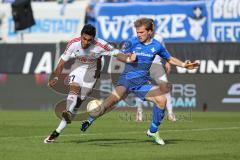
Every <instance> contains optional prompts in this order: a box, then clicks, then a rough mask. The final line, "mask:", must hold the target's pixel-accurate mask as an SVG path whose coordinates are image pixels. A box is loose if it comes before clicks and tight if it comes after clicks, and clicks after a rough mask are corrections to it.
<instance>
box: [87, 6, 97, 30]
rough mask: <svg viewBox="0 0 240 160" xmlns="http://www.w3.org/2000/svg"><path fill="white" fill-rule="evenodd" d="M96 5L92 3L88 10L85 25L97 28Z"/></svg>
mask: <svg viewBox="0 0 240 160" xmlns="http://www.w3.org/2000/svg"><path fill="white" fill-rule="evenodd" d="M94 7H95V4H94V3H91V4H89V6H88V7H87V9H86V16H85V24H91V25H93V26H95V24H96V18H95V10H94Z"/></svg>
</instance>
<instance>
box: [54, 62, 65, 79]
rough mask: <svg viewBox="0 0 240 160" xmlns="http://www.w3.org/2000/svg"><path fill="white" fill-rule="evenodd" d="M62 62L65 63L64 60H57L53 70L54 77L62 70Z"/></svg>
mask: <svg viewBox="0 0 240 160" xmlns="http://www.w3.org/2000/svg"><path fill="white" fill-rule="evenodd" d="M64 64H65V61H64V60H62V59H60V61H59V62H58V65H57V68H56V69H55V71H54V72H53V75H54V77H58V76H59V75H60V74H61V73H62V70H63V68H64Z"/></svg>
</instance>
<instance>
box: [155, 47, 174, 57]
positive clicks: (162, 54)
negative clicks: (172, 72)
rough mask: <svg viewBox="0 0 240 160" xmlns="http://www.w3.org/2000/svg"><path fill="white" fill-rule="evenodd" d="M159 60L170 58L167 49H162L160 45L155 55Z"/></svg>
mask: <svg viewBox="0 0 240 160" xmlns="http://www.w3.org/2000/svg"><path fill="white" fill-rule="evenodd" d="M157 54H158V55H159V56H160V57H161V58H163V59H165V60H168V59H170V57H171V54H170V53H169V52H168V51H167V49H166V48H165V47H163V46H162V45H160V47H159V51H158V53H157Z"/></svg>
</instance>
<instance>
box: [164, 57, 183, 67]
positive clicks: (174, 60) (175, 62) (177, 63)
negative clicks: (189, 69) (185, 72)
mask: <svg viewBox="0 0 240 160" xmlns="http://www.w3.org/2000/svg"><path fill="white" fill-rule="evenodd" d="M167 62H168V63H170V64H172V65H175V66H179V67H184V62H183V61H181V60H179V59H177V58H175V57H170V59H168V61H167Z"/></svg>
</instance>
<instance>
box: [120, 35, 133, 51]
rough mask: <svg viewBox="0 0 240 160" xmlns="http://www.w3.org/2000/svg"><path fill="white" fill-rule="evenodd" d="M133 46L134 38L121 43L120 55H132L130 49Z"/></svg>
mask: <svg viewBox="0 0 240 160" xmlns="http://www.w3.org/2000/svg"><path fill="white" fill-rule="evenodd" d="M134 44H135V39H134V38H132V39H129V40H126V41H125V42H124V43H123V46H122V47H121V51H122V53H132V52H133V50H132V49H133V46H134Z"/></svg>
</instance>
